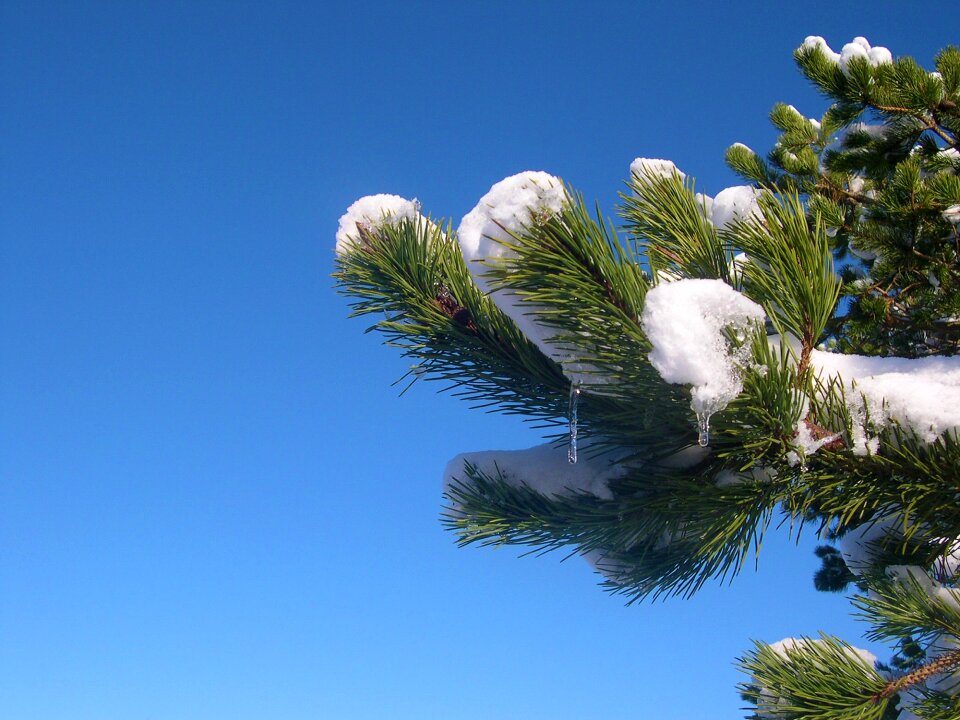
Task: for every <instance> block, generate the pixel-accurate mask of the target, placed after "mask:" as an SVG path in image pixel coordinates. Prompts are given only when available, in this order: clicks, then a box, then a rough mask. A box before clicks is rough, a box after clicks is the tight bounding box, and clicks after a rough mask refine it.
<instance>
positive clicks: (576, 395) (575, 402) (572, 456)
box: [567, 382, 580, 465]
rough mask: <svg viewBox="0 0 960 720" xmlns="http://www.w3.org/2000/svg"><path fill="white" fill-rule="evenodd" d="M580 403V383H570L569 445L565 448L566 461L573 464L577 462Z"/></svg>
mask: <svg viewBox="0 0 960 720" xmlns="http://www.w3.org/2000/svg"><path fill="white" fill-rule="evenodd" d="M579 405H580V383H579V382H575V383H571V384H570V410H569V415H568V417H569V423H570V445H569V447H568V448H567V461H568V462H569V463H570V464H571V465H573V464H575V463H576V462H577V412H578V410H579Z"/></svg>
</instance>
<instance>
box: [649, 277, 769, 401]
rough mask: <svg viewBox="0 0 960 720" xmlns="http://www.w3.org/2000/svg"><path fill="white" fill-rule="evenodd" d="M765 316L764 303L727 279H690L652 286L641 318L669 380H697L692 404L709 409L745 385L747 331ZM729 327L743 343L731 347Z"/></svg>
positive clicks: (654, 356) (658, 367)
mask: <svg viewBox="0 0 960 720" xmlns="http://www.w3.org/2000/svg"><path fill="white" fill-rule="evenodd" d="M763 319H764V313H763V308H761V307H760V306H759V305H757V304H756V303H755V302H753V301H752V300H749V299H748V298H747V297H746V296H745V295H743V294H742V293H739V292H737V291H736V290H734V289H733V288H732V287H730V286H729V285H727V284H726V283H724V282H723V281H722V280H696V279H687V280H677V281H676V282H671V283H664V284H661V285H658V286H657V287H655V288H653V289H651V290H650V291H648V292H647V297H646V302H645V304H644V308H643V317H642V319H641V322H642V323H643V330H644V333H646V336H647V339H648V340H649V341H650V343H651V344H652V345H653V350H652V351H651V352H650V356H649V357H650V362H651V364H652V365H653V367H654V368H656V370H657V372H659V373H660V376H661V377H662V378H663V379H664V380H666V381H667V382H669V383H676V384H684V385H692V386H693V390H692V394H693V399H692V401H691V403H690V406H691V407H692V408H693V410H694V411H695V412H696V413H698V414H705V415H709V414H711V413H715V412H718V411H720V410H722V409H723V408H725V407H726V406H727V404H728V403H729V402H730V401H731V400H733V399H734V398H735V397H736V396H737V395H739V394H740V392H741V390H743V381H742V379H741V372H742V368H743V366H744V365H746V363H747V362H748V361H749V353H750V347H749V343H748V342H747V340H748V336H749V334H750V333H751V332H752V331H753V330H754V328H755V326H756V325H757V324H762V323H763ZM725 330H732V331H733V332H734V333H735V334H736V335H738V336H740V337H741V338H742V340H743V341H744V344H743V345H741V346H740V347H738V348H733V347H731V346H730V342H729V341H728V339H727V337H726V336H725V335H724V331H725Z"/></svg>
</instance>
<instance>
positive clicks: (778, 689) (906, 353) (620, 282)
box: [336, 37, 960, 720]
mask: <svg viewBox="0 0 960 720" xmlns="http://www.w3.org/2000/svg"><path fill="white" fill-rule="evenodd" d="M794 56H795V59H796V62H797V65H798V66H799V69H800V71H801V72H802V73H803V75H804V76H805V77H806V78H807V79H808V80H809V81H810V82H812V83H813V84H814V85H815V87H816V88H817V89H818V90H819V91H820V92H821V93H822V94H823V96H824V97H825V98H826V100H827V102H828V104H829V107H828V108H827V110H826V112H825V113H824V114H823V115H822V116H821V117H820V118H817V119H811V118H808V117H806V116H804V115H803V114H801V113H800V112H799V111H798V110H797V109H795V108H793V107H792V106H790V105H784V104H778V105H776V106H775V107H774V108H773V110H772V112H771V113H770V120H771V121H772V122H773V124H774V125H775V126H776V127H777V128H778V129H779V131H780V132H781V134H780V137H779V140H778V141H777V143H776V145H775V146H774V147H773V149H772V150H770V152H768V153H767V154H766V156H760V155H759V154H757V153H755V152H753V151H752V150H750V149H749V148H747V147H746V146H744V145H740V144H736V145H734V146H732V147H731V148H730V149H729V150H728V151H727V154H726V161H727V163H728V164H729V166H730V167H731V168H733V169H734V170H735V171H736V172H737V173H738V174H739V175H741V176H742V177H743V178H744V180H745V181H746V182H747V183H748V184H746V185H743V186H739V187H734V188H727V189H726V190H723V191H722V192H720V193H718V194H717V195H716V196H715V197H710V196H707V195H704V194H701V193H697V192H695V188H694V182H693V180H692V178H690V177H688V176H686V175H685V174H684V173H683V172H681V171H680V170H679V169H678V168H676V167H675V166H674V165H673V163H671V162H669V161H666V160H651V159H644V158H638V159H637V160H635V161H634V163H633V164H632V165H631V176H630V178H629V180H628V182H627V188H626V190H625V192H623V193H622V195H621V199H620V215H621V223H620V225H619V228H617V227H615V226H614V224H613V223H611V222H609V221H607V220H605V219H604V218H602V217H600V216H599V214H598V213H597V212H594V211H593V210H591V209H590V208H589V207H588V206H587V205H586V203H585V202H584V199H583V198H582V197H581V196H580V195H578V194H577V192H576V191H575V190H574V189H573V188H572V187H570V186H568V185H566V184H564V183H563V182H562V181H560V180H559V179H558V178H555V177H553V176H550V175H548V174H546V173H543V172H526V173H521V174H519V175H516V176H513V177H510V178H506V179H505V180H503V181H501V182H499V183H497V184H496V185H494V186H493V187H492V188H491V190H490V192H489V193H488V194H487V195H486V196H484V197H483V198H482V199H481V200H480V202H479V203H478V205H477V206H476V208H474V210H473V211H471V212H470V213H469V214H468V215H467V216H466V217H465V218H464V219H463V221H462V222H461V223H460V225H459V227H458V228H457V229H456V230H454V228H453V226H452V223H444V222H441V221H435V220H432V219H429V218H427V217H425V216H424V215H422V214H421V209H420V207H419V205H418V204H417V203H416V202H415V201H407V200H404V199H403V198H399V197H396V196H388V195H379V196H371V197H367V198H363V199H361V200H359V201H358V202H357V203H355V204H354V205H353V206H351V208H350V209H349V210H348V212H347V214H346V215H344V217H343V218H341V222H340V230H339V232H338V234H337V256H338V270H337V272H336V280H337V283H338V287H339V289H340V291H341V292H343V293H345V294H346V295H348V296H349V297H350V298H351V299H352V303H353V304H352V307H353V311H354V314H355V315H361V316H370V317H371V318H373V324H372V326H371V329H373V330H376V331H378V332H380V333H382V334H383V335H384V337H385V338H386V341H387V343H388V344H390V345H393V346H396V347H398V348H399V349H400V351H401V352H402V353H403V355H404V356H406V357H408V358H410V359H411V360H412V361H413V362H414V369H413V370H412V371H411V381H414V380H416V379H419V378H423V379H426V380H439V381H440V382H441V385H442V387H443V388H445V389H449V390H450V391H451V392H452V393H453V394H454V395H457V396H460V397H463V398H464V399H466V400H468V401H469V402H471V403H472V404H474V405H475V406H477V407H483V408H486V409H492V410H497V411H500V412H506V413H513V414H520V415H522V416H524V417H525V418H528V419H530V420H533V421H536V422H537V423H538V424H539V425H541V426H546V427H548V428H553V434H552V435H551V437H550V438H548V442H546V443H545V444H544V445H542V446H539V447H535V448H531V449H529V450H524V451H516V452H509V453H494V452H477V453H466V454H464V455H461V456H459V457H457V458H454V460H452V461H451V462H450V464H449V465H448V467H447V471H446V478H445V481H446V497H447V500H448V508H447V512H446V514H445V522H446V524H447V525H448V527H449V528H450V529H451V530H452V531H453V532H454V533H456V536H457V537H458V539H459V542H460V543H462V544H469V543H480V544H485V545H494V544H504V543H511V544H519V545H528V546H532V547H533V548H537V549H543V550H547V549H553V548H567V549H568V550H573V551H575V552H578V553H580V554H581V555H583V556H584V557H585V558H587V560H588V561H590V562H591V563H592V564H593V565H594V566H595V567H596V568H597V570H598V571H599V572H600V573H601V575H602V577H603V578H604V580H603V582H604V584H605V586H606V587H607V588H608V589H610V590H612V591H613V592H616V593H620V594H622V595H623V596H624V597H625V598H626V599H627V600H628V601H629V602H633V601H635V600H639V599H643V598H648V597H650V598H655V597H658V596H670V595H681V596H688V595H690V594H692V593H694V592H696V591H697V590H698V589H699V588H700V587H701V586H702V585H703V584H704V583H706V582H708V581H711V580H724V579H730V578H732V577H733V576H735V575H736V574H737V573H738V572H739V571H740V570H741V569H742V567H743V566H744V563H745V562H746V561H747V560H748V559H749V558H750V556H751V555H752V554H753V553H754V552H756V549H757V548H759V545H760V540H761V538H762V537H763V534H764V533H765V532H767V531H768V529H769V528H770V525H771V521H772V520H774V519H777V518H780V517H783V516H785V517H786V518H788V519H789V521H790V522H789V523H786V524H787V525H789V526H790V527H793V528H795V529H796V528H803V531H804V532H815V533H819V534H820V536H821V537H822V538H823V539H824V540H825V541H826V542H827V543H829V544H827V545H823V546H822V547H821V548H819V549H818V551H817V554H818V555H819V556H820V557H821V559H822V561H823V563H824V567H823V570H822V571H821V572H820V573H818V576H817V578H816V581H817V585H818V587H820V588H821V589H826V590H843V589H846V588H849V587H851V586H853V587H855V588H856V589H855V590H854V593H855V594H854V596H853V604H854V606H855V608H856V611H857V612H858V614H859V615H860V616H862V618H863V619H864V620H865V621H866V622H867V623H868V625H869V635H870V637H871V638H872V639H875V640H880V641H886V642H888V643H889V645H890V647H891V652H892V658H891V659H889V660H888V661H886V662H882V663H881V662H877V660H876V658H874V657H873V656H872V655H870V654H869V653H867V652H866V651H862V650H858V649H857V648H854V647H852V646H850V645H849V644H847V643H846V642H844V641H843V640H841V639H839V638H835V637H830V636H821V637H819V638H788V639H785V640H783V641H780V642H779V643H774V644H772V645H766V644H762V643H760V644H757V645H756V647H755V648H753V649H752V650H749V651H747V652H746V653H745V654H744V656H743V658H741V660H740V664H741V666H742V668H743V670H744V672H745V675H746V678H745V680H744V683H743V685H742V688H741V690H742V692H743V694H744V697H745V698H746V699H747V700H748V701H749V702H750V704H751V713H752V715H751V716H752V717H755V718H810V719H813V718H816V719H820V720H840V719H846V718H850V719H853V718H858V719H860V720H881V719H888V718H900V720H910V719H912V718H926V719H927V720H947V719H948V718H953V719H956V718H960V588H958V584H957V583H958V580H960V437H958V428H960V356H958V355H957V352H958V350H960V262H958V260H960V257H958V255H960V233H958V227H960V50H958V49H957V48H952V47H948V48H946V49H944V50H943V51H941V52H940V53H939V55H938V56H937V58H936V60H935V68H933V69H932V70H928V69H924V68H922V67H920V66H919V65H918V64H917V63H916V62H915V61H914V60H912V59H911V58H909V57H897V58H894V57H892V55H891V53H890V52H889V51H887V50H886V49H885V48H881V47H871V46H870V44H869V43H868V42H867V41H866V40H865V39H864V38H856V39H855V40H854V41H853V42H851V43H849V44H847V45H846V46H844V47H843V49H842V51H841V52H840V53H835V52H833V51H832V50H831V48H830V47H829V46H828V45H827V43H826V42H825V41H824V40H823V39H822V38H818V37H811V38H807V40H806V41H805V42H804V43H803V45H802V46H801V47H800V48H798V49H797V50H796V52H795V54H794ZM618 229H619V231H620V232H619V234H618ZM761 561H762V559H761Z"/></svg>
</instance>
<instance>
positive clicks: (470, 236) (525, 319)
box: [457, 170, 602, 384]
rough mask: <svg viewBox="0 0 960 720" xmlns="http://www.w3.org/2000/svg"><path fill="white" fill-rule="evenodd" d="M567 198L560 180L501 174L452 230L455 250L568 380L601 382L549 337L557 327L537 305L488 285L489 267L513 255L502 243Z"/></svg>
mask: <svg viewBox="0 0 960 720" xmlns="http://www.w3.org/2000/svg"><path fill="white" fill-rule="evenodd" d="M567 202H568V198H567V191H566V190H565V189H564V186H563V182H562V181H561V180H560V179H559V178H557V177H555V176H553V175H550V174H548V173H545V172H540V171H532V170H527V171H525V172H522V173H518V174H517V175H512V176H510V177H508V178H504V179H503V180H501V181H500V182H498V183H496V184H495V185H494V186H493V187H491V188H490V191H489V192H488V193H487V194H486V195H484V196H483V197H482V198H480V202H479V203H477V205H476V207H474V208H473V210H471V211H470V212H469V213H467V214H466V215H465V216H464V218H463V220H461V222H460V227H459V228H458V229H457V239H458V241H459V243H460V251H461V253H462V254H463V258H464V260H466V262H467V267H468V268H469V270H470V274H471V275H472V276H473V279H474V281H475V282H476V283H477V286H478V287H479V288H480V289H481V290H483V291H484V292H486V293H489V294H490V297H491V298H492V299H493V301H494V302H495V303H496V304H497V307H499V308H500V309H501V310H502V311H503V312H504V313H505V314H506V315H508V316H509V317H510V318H511V319H512V320H513V321H514V323H516V325H517V327H518V328H519V329H520V331H521V332H522V333H523V334H524V335H526V337H527V338H529V339H530V341H531V342H533V343H534V344H535V345H536V346H537V347H538V348H540V350H541V351H542V352H543V353H544V354H545V355H546V356H547V357H549V358H550V359H552V360H554V361H555V362H558V363H560V364H561V365H563V369H564V373H565V374H566V375H567V377H568V378H569V379H570V381H571V382H577V383H580V382H582V383H584V384H586V383H589V382H595V383H597V382H602V379H601V378H599V377H598V376H597V375H596V374H594V373H591V372H589V370H586V371H585V369H584V368H582V367H581V366H580V364H579V363H578V362H577V359H576V354H575V352H574V350H573V349H571V348H566V347H560V346H559V345H558V344H557V343H556V342H555V341H554V340H553V338H554V337H555V336H556V335H557V329H556V328H553V327H550V326H549V325H546V324H544V323H542V322H540V321H539V320H538V319H537V312H538V310H539V309H540V308H539V306H537V305H535V304H533V303H529V302H525V301H524V300H523V299H522V298H521V297H520V296H519V295H517V294H516V293H514V292H511V291H510V290H505V289H494V288H493V287H492V286H491V281H490V280H491V279H490V276H489V272H490V269H491V268H493V267H496V266H497V264H498V263H499V262H502V261H503V260H507V259H509V258H512V257H516V253H515V252H514V251H513V250H512V249H510V247H508V245H509V244H511V243H514V242H515V241H516V240H515V238H514V237H513V236H514V235H522V234H523V233H524V232H525V231H526V230H527V229H528V228H530V227H531V226H533V225H534V224H535V223H537V222H538V221H542V220H543V219H545V218H549V217H550V216H553V215H556V214H557V213H559V212H560V211H561V210H562V209H563V207H564V205H565V204H566V203H567Z"/></svg>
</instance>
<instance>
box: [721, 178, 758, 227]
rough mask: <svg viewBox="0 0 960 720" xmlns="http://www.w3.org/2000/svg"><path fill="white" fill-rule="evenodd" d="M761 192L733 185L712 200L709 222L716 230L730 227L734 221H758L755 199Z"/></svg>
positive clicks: (748, 187) (746, 186) (745, 186)
mask: <svg viewBox="0 0 960 720" xmlns="http://www.w3.org/2000/svg"><path fill="white" fill-rule="evenodd" d="M761 194H762V191H761V190H759V189H757V188H755V187H752V186H750V185H734V186H733V187H728V188H726V189H725V190H721V191H720V192H719V193H717V196H716V197H715V198H714V199H713V205H712V209H711V217H710V220H711V222H713V224H714V225H716V227H717V229H722V228H724V227H726V226H727V225H730V224H731V223H732V222H733V221H734V220H744V221H746V220H750V219H751V218H754V219H760V218H761V217H762V215H761V213H760V206H759V205H758V204H757V198H759V197H760V195H761Z"/></svg>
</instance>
